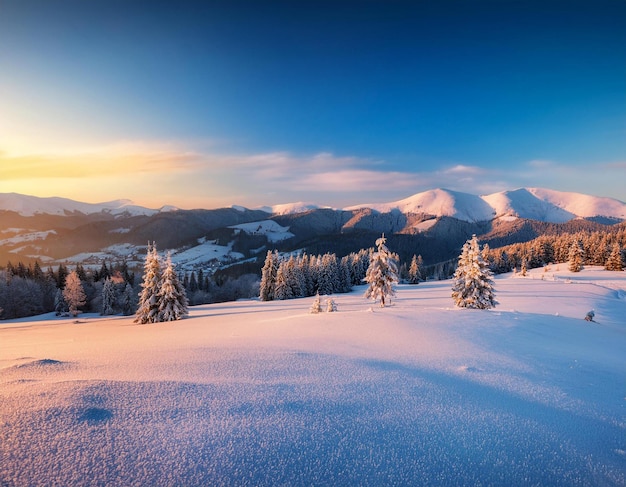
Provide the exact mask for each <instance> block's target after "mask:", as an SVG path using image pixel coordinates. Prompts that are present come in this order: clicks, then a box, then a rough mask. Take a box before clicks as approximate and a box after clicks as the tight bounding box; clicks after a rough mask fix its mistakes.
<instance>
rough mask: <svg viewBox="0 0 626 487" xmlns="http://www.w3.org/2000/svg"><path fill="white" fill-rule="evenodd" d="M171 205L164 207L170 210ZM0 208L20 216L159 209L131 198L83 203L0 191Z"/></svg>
mask: <svg viewBox="0 0 626 487" xmlns="http://www.w3.org/2000/svg"><path fill="white" fill-rule="evenodd" d="M172 209H173V207H164V211H171V210H172ZM0 210H5V211H14V212H16V213H18V214H20V215H22V216H34V215H67V214H70V213H83V214H85V215H89V214H93V213H103V212H104V213H110V214H112V215H119V214H123V213H127V214H130V215H146V216H150V215H154V214H155V213H158V212H159V210H153V209H150V208H144V207H143V206H137V205H134V204H133V202H132V201H131V200H128V199H119V200H113V201H107V202H104V203H83V202H79V201H74V200H71V199H68V198H60V197H49V198H41V197H38V196H28V195H23V194H18V193H0Z"/></svg>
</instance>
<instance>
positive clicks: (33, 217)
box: [0, 188, 626, 269]
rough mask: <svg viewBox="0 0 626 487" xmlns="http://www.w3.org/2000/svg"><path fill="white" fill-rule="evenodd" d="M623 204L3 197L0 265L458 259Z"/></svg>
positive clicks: (473, 198) (586, 225)
mask: <svg viewBox="0 0 626 487" xmlns="http://www.w3.org/2000/svg"><path fill="white" fill-rule="evenodd" d="M624 221H626V203H624V202H622V201H619V200H616V199H613V198H605V197H597V196H590V195H585V194H579V193H566V192H560V191H554V190H550V189H541V188H522V189H516V190H512V191H503V192H500V193H494V194H490V195H486V196H477V195H473V194H469V193H462V192H458V191H450V190H446V189H433V190H430V191H425V192H422V193H418V194H415V195H413V196H410V197H408V198H405V199H402V200H399V201H395V202H390V203H384V204H381V203H377V204H362V205H355V206H351V207H348V208H343V209H332V208H329V207H320V206H317V205H311V204H308V203H302V202H299V203H292V204H284V205H276V206H273V207H263V208H261V209H248V208H244V207H240V206H233V207H231V208H220V209H197V210H181V209H177V208H175V207H172V206H164V207H162V208H160V209H150V208H144V207H141V206H137V205H133V204H132V202H131V201H129V200H116V201H110V202H105V203H99V204H91V203H82V202H78V201H73V200H70V199H65V198H39V197H35V196H27V195H21V194H16V193H4V194H0V265H2V264H4V263H6V262H7V261H9V260H11V261H12V262H17V261H19V260H22V261H32V260H35V259H37V260H40V261H41V262H42V263H43V264H46V263H48V264H50V265H54V264H56V263H59V262H67V263H70V264H72V263H77V262H81V263H83V264H85V265H100V264H101V262H102V261H103V260H110V261H117V260H122V259H123V260H126V261H128V262H129V263H130V264H131V265H132V264H137V265H139V264H140V263H141V261H142V259H143V257H142V252H143V251H144V249H145V245H146V243H147V242H148V241H149V240H150V241H156V242H157V246H158V248H159V249H161V250H166V249H167V250H171V251H172V254H173V255H172V258H173V260H174V262H176V263H177V264H178V265H179V266H181V267H182V268H183V269H194V268H203V269H207V268H213V269H215V268H218V267H223V266H225V265H231V264H233V263H248V267H249V268H250V269H254V268H255V266H258V261H259V260H260V259H262V257H264V255H265V252H266V251H267V250H268V249H274V248H277V249H279V250H281V251H286V252H287V251H302V250H306V251H307V252H309V253H324V252H336V253H337V254H338V255H342V254H346V253H349V252H351V251H356V250H358V249H359V248H367V247H370V246H372V245H373V242H374V240H375V238H376V235H380V233H383V232H384V233H385V234H386V235H387V236H388V238H389V245H390V248H394V246H395V248H394V250H395V251H397V252H398V253H399V254H400V256H401V257H404V258H407V257H410V255H412V254H414V253H415V254H422V256H423V257H424V260H425V261H426V262H431V263H432V262H437V261H439V260H444V259H449V258H451V257H453V256H454V255H455V254H456V253H458V250H459V248H460V246H461V245H462V243H463V242H464V241H465V239H467V238H468V237H469V236H471V235H472V234H473V233H475V234H476V235H479V237H480V238H481V240H483V241H486V242H489V243H490V245H491V246H492V247H494V246H499V245H505V244H508V243H513V242H519V241H526V240H530V239H532V238H535V237H536V236H538V235H541V234H543V233H547V232H552V233H554V232H557V233H558V232H569V231H576V230H580V229H601V228H602V227H603V226H605V225H613V224H624V223H622V222H624Z"/></svg>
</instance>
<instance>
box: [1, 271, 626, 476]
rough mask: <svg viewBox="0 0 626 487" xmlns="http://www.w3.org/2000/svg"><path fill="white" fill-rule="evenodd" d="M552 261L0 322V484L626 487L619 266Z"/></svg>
mask: <svg viewBox="0 0 626 487" xmlns="http://www.w3.org/2000/svg"><path fill="white" fill-rule="evenodd" d="M566 268H567V266H566V265H565V264H563V265H560V266H552V270H549V271H547V272H544V270H543V269H535V270H533V271H532V272H530V274H529V275H528V276H527V277H525V278H522V277H514V276H512V275H503V276H499V277H498V278H497V279H496V292H497V299H498V300H499V301H500V304H499V306H498V307H497V308H495V309H494V310H490V311H478V310H467V309H457V308H454V307H452V300H451V298H450V288H451V282H450V281H439V282H428V283H422V284H419V285H418V286H413V287H410V286H401V287H400V288H399V290H398V293H397V297H396V298H395V299H394V300H393V302H392V304H391V306H390V307H387V308H384V309H381V308H378V307H376V306H373V305H372V304H371V303H370V302H368V301H366V300H365V299H364V298H363V297H362V294H363V289H360V290H357V291H356V292H354V293H352V294H348V295H338V296H335V297H334V298H335V301H336V303H337V305H338V312H337V313H322V314H318V315H313V314H310V313H309V312H308V308H309V306H310V305H311V302H312V299H310V298H309V299H294V300H289V301H271V302H259V301H239V302H233V303H225V304H215V305H204V306H198V307H195V308H191V314H190V317H189V318H187V319H185V320H183V321H180V322H174V323H162V324H157V325H135V324H133V323H132V318H125V317H113V318H111V317H107V318H103V317H99V316H82V317H79V319H78V320H74V319H59V318H54V317H47V316H46V317H42V319H40V320H39V321H38V320H35V319H31V320H20V321H13V322H10V321H9V322H0V406H1V407H0V485H8V486H22V485H73V486H84V485H107V486H122V485H155V486H176V485H186V486H204V485H255V486H263V485H416V484H419V485H426V486H428V485H437V486H447V485H520V486H521V485H550V486H588V485H603V486H622V485H625V484H626V443H625V442H624V439H625V438H626V426H625V424H624V410H623V407H624V393H625V391H624V350H626V321H625V320H624V316H626V273H624V272H608V271H604V270H600V269H599V268H587V269H585V270H584V271H583V272H581V273H577V274H572V273H569V272H568V271H567V270H566ZM590 309H594V310H595V313H596V315H595V316H596V322H587V321H584V320H583V317H584V315H585V314H586V313H587V311H589V310H590Z"/></svg>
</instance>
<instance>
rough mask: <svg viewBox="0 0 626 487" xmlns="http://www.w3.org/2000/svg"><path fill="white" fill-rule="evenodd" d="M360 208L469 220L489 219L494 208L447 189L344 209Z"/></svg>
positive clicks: (471, 196) (492, 214) (471, 197)
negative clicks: (390, 201) (389, 201)
mask: <svg viewBox="0 0 626 487" xmlns="http://www.w3.org/2000/svg"><path fill="white" fill-rule="evenodd" d="M362 208H371V209H373V210H376V211H378V212H380V213H389V212H391V211H393V210H396V211H399V212H400V213H404V214H407V213H416V214H425V215H433V216H449V217H452V218H456V219H457V220H463V221H469V222H475V221H486V220H491V219H492V218H494V216H495V211H494V209H493V208H492V207H491V206H490V205H489V204H488V203H487V202H486V201H484V200H483V199H482V198H481V197H480V196H476V195H473V194H469V193H460V192H458V191H450V190H448V189H431V190H429V191H424V192H423V193H417V194H414V195H413V196H409V197H408V198H405V199H402V200H399V201H394V202H392V203H381V204H367V205H357V206H352V207H349V208H346V209H347V210H355V209H362Z"/></svg>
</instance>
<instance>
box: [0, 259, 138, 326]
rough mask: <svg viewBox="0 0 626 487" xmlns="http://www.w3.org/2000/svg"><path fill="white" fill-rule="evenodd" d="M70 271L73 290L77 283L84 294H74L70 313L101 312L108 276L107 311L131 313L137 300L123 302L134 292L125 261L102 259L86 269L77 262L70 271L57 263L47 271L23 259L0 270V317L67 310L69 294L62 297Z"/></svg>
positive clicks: (20, 316)
mask: <svg viewBox="0 0 626 487" xmlns="http://www.w3.org/2000/svg"><path fill="white" fill-rule="evenodd" d="M72 273H75V275H76V277H78V281H76V279H75V277H72V279H71V282H72V286H73V288H74V289H73V290H74V292H75V293H78V294H80V292H79V290H78V284H80V287H82V290H83V293H84V299H83V298H80V299H79V297H78V295H75V297H76V301H75V302H76V303H77V305H76V306H75V307H74V308H73V309H72V314H74V313H76V314H77V313H78V312H101V311H102V310H103V299H104V296H103V289H104V287H105V283H106V280H107V279H110V280H111V283H112V285H111V288H110V289H109V293H110V294H109V295H108V296H109V301H108V302H109V304H110V308H109V313H111V314H114V313H119V312H124V313H125V314H133V313H134V311H135V308H134V306H135V304H134V303H135V301H136V299H131V300H130V302H128V303H127V304H126V305H125V304H124V302H123V300H124V295H125V294H126V293H128V292H130V294H136V293H135V292H134V291H133V282H134V280H135V276H134V274H133V273H132V272H130V271H129V269H128V266H127V264H126V263H125V262H118V263H116V264H107V262H103V263H102V265H101V267H100V268H99V269H96V270H92V269H85V268H84V267H83V266H82V265H80V264H78V265H76V267H75V268H74V269H73V270H70V269H69V268H68V266H66V265H65V264H60V265H59V266H58V267H57V269H56V270H53V269H52V267H48V269H47V270H46V271H44V270H43V269H42V268H41V265H40V264H39V262H34V263H30V264H28V265H25V264H24V263H22V262H18V263H17V264H15V265H14V264H12V263H11V262H9V263H7V265H6V267H5V268H4V269H2V270H0V308H2V309H3V311H2V313H0V319H12V318H22V317H26V316H34V315H38V314H42V313H48V312H51V311H56V312H57V313H58V314H65V313H70V307H69V304H68V301H67V296H69V294H68V293H66V296H64V290H65V288H66V286H67V280H68V277H69V276H70V275H71V274H72ZM127 287H128V288H129V290H128V291H127V290H126V288H127ZM109 313H106V314H109Z"/></svg>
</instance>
